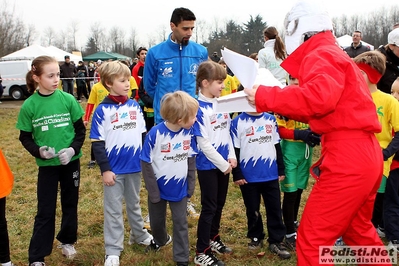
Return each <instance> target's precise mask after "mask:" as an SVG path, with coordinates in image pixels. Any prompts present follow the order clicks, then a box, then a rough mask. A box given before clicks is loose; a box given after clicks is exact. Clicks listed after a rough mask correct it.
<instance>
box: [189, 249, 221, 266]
mask: <svg viewBox="0 0 399 266" xmlns="http://www.w3.org/2000/svg"><path fill="white" fill-rule="evenodd" d="M194 263H195V265H196V266H225V265H226V264H224V262H223V261H221V260H218V258H216V256H215V255H213V254H212V252H211V251H210V250H208V251H207V252H206V253H197V255H195V257H194Z"/></svg>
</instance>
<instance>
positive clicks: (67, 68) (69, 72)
mask: <svg viewBox="0 0 399 266" xmlns="http://www.w3.org/2000/svg"><path fill="white" fill-rule="evenodd" d="M64 59H65V62H64V64H62V65H61V66H60V78H61V80H62V88H63V90H64V91H65V92H68V93H70V94H72V95H73V84H74V82H73V78H74V77H75V76H76V73H77V70H76V67H75V65H74V64H73V63H72V62H71V59H70V58H69V55H66V56H65V57H64Z"/></svg>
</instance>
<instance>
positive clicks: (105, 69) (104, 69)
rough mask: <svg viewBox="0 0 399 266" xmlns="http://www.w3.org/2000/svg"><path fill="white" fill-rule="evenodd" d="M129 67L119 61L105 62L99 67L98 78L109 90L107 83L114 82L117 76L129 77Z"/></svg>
mask: <svg viewBox="0 0 399 266" xmlns="http://www.w3.org/2000/svg"><path fill="white" fill-rule="evenodd" d="M130 76H131V74H130V69H129V67H128V66H126V65H125V64H123V63H122V62H120V61H111V62H105V63H103V64H102V65H101V67H100V79H101V83H102V84H103V85H104V87H105V88H106V89H107V90H108V91H109V89H110V88H108V86H107V84H110V85H112V84H114V80H115V78H117V77H126V78H127V79H130Z"/></svg>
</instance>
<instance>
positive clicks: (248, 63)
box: [215, 48, 282, 112]
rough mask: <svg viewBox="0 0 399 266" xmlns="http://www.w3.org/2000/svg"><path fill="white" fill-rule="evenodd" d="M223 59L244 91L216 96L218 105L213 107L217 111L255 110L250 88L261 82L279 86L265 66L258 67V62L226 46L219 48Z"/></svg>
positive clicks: (256, 86) (253, 97) (253, 92)
mask: <svg viewBox="0 0 399 266" xmlns="http://www.w3.org/2000/svg"><path fill="white" fill-rule="evenodd" d="M221 52H222V56H223V60H224V61H225V62H226V64H227V66H228V67H229V68H230V69H231V71H233V73H234V75H235V76H237V78H238V80H239V81H240V83H241V85H242V86H243V87H244V88H245V89H244V91H240V92H236V93H232V94H230V95H227V96H223V97H220V98H218V105H217V107H216V108H215V110H216V111H218V112H256V109H255V107H254V106H255V93H256V90H254V91H252V88H258V86H259V85H254V84H262V85H267V86H279V87H281V88H282V85H281V83H280V82H279V81H278V80H277V79H276V78H275V77H274V76H273V74H272V73H270V71H269V70H267V69H265V68H259V67H258V63H257V62H256V61H255V60H253V59H252V58H249V57H247V56H244V55H241V54H238V53H236V52H233V51H231V50H229V49H227V48H224V49H223V50H221Z"/></svg>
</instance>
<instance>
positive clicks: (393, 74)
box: [377, 45, 399, 94]
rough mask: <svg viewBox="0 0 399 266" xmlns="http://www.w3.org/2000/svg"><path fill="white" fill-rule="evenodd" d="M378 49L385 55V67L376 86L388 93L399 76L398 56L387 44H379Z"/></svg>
mask: <svg viewBox="0 0 399 266" xmlns="http://www.w3.org/2000/svg"><path fill="white" fill-rule="evenodd" d="M378 51H380V52H381V53H382V54H383V55H385V57H386V69H385V73H384V75H383V76H382V77H381V79H380V81H379V82H378V84H377V87H378V89H379V90H381V91H383V92H385V93H389V94H390V93H391V86H392V83H393V82H394V81H395V79H397V78H398V77H399V58H398V57H397V56H396V55H395V54H394V53H393V51H392V50H391V49H389V46H388V45H385V46H380V47H379V48H378Z"/></svg>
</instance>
